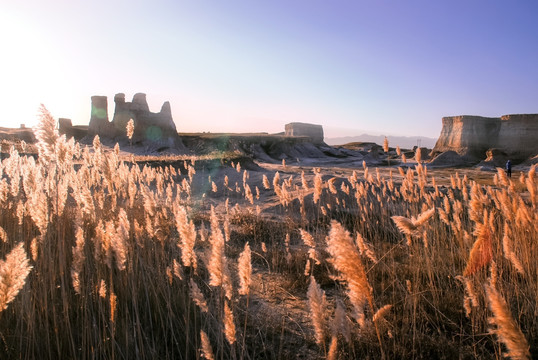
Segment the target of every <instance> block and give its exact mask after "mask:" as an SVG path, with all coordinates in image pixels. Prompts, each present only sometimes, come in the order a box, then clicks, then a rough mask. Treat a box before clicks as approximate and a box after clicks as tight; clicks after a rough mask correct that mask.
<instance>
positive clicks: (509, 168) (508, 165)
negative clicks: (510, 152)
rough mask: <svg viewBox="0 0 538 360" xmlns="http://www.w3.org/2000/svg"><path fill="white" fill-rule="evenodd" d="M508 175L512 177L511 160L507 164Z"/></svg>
mask: <svg viewBox="0 0 538 360" xmlns="http://www.w3.org/2000/svg"><path fill="white" fill-rule="evenodd" d="M506 175H508V177H512V162H511V161H510V160H508V161H507V162H506Z"/></svg>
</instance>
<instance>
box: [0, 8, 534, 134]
mask: <svg viewBox="0 0 538 360" xmlns="http://www.w3.org/2000/svg"><path fill="white" fill-rule="evenodd" d="M537 18H538V2H537V1H535V0H528V1H524V0H521V1H520V0H514V1H507V0H503V1H499V0H450V1H448V0H446V1H445V0H436V1H432V0H423V1H418V0H406V1H401V0H393V1H388V0H369V1H366V0H354V1H343V0H333V1H327V0H285V1H284V0H270V1H263V0H226V1H217V0H214V1H212V0H205V1H204V0H192V1H182V0H151V1H142V0H130V1H122V0H106V1H105V0H92V1H81V0H80V1H79V0H48V1H42V0H24V1H15V0H0V49H1V51H0V109H1V111H0V126H2V127H19V126H20V124H25V125H26V127H31V126H34V125H35V124H36V123H37V113H38V108H39V104H41V103H42V104H44V105H45V106H46V107H47V109H48V110H49V111H50V112H51V113H52V114H53V116H55V117H57V118H58V117H65V118H70V119H72V122H73V124H80V125H85V124H87V123H88V121H89V118H90V104H91V102H90V97H91V96H93V95H106V96H108V104H109V117H110V118H112V115H113V112H114V101H113V98H114V94H116V93H125V94H126V100H127V101H130V99H132V96H133V95H134V94H135V93H137V92H143V93H145V94H147V100H148V103H149V107H150V110H151V111H153V112H158V111H159V110H160V108H161V105H162V103H163V102H164V101H170V104H171V107H172V115H173V118H174V121H175V123H176V127H177V130H178V131H179V132H202V131H210V132H269V133H275V132H281V131H284V125H285V124H287V123H289V122H295V121H298V122H308V123H314V124H321V125H323V127H324V130H325V136H326V137H336V136H353V135H359V134H362V133H369V134H373V135H380V134H383V135H400V136H429V137H438V136H439V134H440V131H441V119H442V117H443V116H453V115H464V114H467V115H482V116H500V115H504V114H514V113H538V21H536V19H537Z"/></svg>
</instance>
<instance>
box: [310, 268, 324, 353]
mask: <svg viewBox="0 0 538 360" xmlns="http://www.w3.org/2000/svg"><path fill="white" fill-rule="evenodd" d="M307 296H308V308H309V309H310V316H311V317H312V324H313V325H314V331H315V333H316V343H317V344H318V345H322V344H324V343H325V335H326V332H327V330H326V328H327V320H326V313H327V298H326V296H325V291H323V290H321V287H320V286H319V285H318V283H317V282H316V279H315V278H314V277H313V276H311V277H310V285H309V286H308V292H307Z"/></svg>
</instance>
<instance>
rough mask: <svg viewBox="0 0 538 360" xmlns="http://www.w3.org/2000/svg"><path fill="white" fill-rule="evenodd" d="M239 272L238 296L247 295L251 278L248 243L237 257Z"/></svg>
mask: <svg viewBox="0 0 538 360" xmlns="http://www.w3.org/2000/svg"><path fill="white" fill-rule="evenodd" d="M238 272H239V294H241V295H248V294H249V291H250V281H251V277H252V263H251V252H250V246H249V245H248V242H247V243H246V244H245V249H244V250H243V252H242V253H241V255H239V261H238Z"/></svg>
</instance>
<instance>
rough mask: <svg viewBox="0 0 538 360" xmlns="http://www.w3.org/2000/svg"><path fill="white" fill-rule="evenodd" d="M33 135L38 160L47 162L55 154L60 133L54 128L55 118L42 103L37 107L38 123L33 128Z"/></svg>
mask: <svg viewBox="0 0 538 360" xmlns="http://www.w3.org/2000/svg"><path fill="white" fill-rule="evenodd" d="M34 135H35V137H36V140H37V143H36V145H37V149H38V151H39V160H40V161H41V162H42V163H43V164H47V163H49V162H50V161H51V160H52V159H53V158H54V156H55V154H56V142H57V141H58V139H59V138H60V135H59V134H58V131H57V130H56V120H54V118H53V117H52V115H51V113H50V112H49V111H48V110H47V108H46V107H45V105H43V104H41V106H40V107H39V123H38V124H37V126H36V128H35V129H34Z"/></svg>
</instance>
